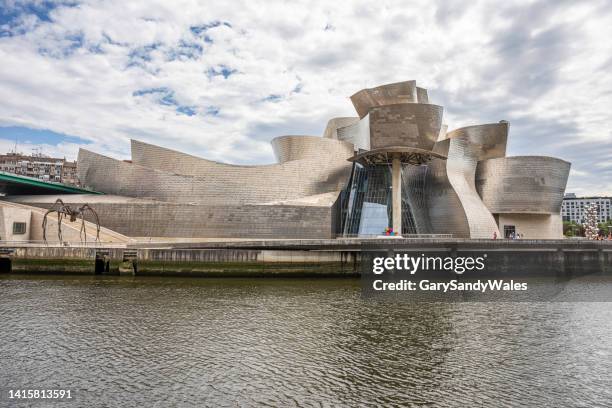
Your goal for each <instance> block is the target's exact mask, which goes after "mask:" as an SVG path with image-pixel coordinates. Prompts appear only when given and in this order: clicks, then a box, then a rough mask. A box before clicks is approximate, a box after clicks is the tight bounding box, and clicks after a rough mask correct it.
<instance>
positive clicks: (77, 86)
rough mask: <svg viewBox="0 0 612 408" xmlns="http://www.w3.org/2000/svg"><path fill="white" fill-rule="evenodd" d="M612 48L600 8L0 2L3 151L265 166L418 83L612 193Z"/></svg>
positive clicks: (593, 4) (594, 188)
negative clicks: (180, 156) (379, 95)
mask: <svg viewBox="0 0 612 408" xmlns="http://www.w3.org/2000/svg"><path fill="white" fill-rule="evenodd" d="M611 39H612V7H610V4H609V2H608V1H580V2H574V1H560V0H555V1H520V2H516V1H503V2H499V1H489V2H479V1H471V2H463V1H434V0H425V1H404V0H400V1H385V0H378V1H371V0H366V1H353V2H344V1H343V2H331V1H328V0H322V1H310V2H304V3H300V2H298V1H271V0H266V1H254V0H250V1H244V2H239V1H213V0H209V1H198V0H193V1H183V0H172V1H170V0H166V1H153V0H147V1H124V0H117V1H113V0H108V1H76V0H75V1H31V0H23V1H14V0H0V96H1V98H0V152H4V151H9V150H13V149H14V148H15V144H16V143H17V149H18V150H19V151H22V152H24V153H31V152H32V149H42V152H43V153H44V154H48V155H60V156H66V157H68V158H75V157H76V154H77V151H78V147H79V146H86V147H87V148H88V149H91V150H94V151H98V152H100V153H103V154H107V155H110V156H112V157H116V158H128V157H129V139H130V138H135V139H139V140H142V141H146V142H151V143H155V144H159V145H162V146H166V147H170V148H174V149H178V150H181V151H185V152H189V153H192V154H196V155H201V156H205V157H207V158H210V159H214V160H220V161H225V162H231V163H249V164H252V163H270V162H272V161H273V160H274V159H273V155H272V150H271V148H270V146H269V141H270V140H271V139H272V138H273V137H275V136H279V135H285V134H307V135H320V134H321V133H322V131H323V129H324V127H325V124H326V122H327V120H328V119H329V118H330V117H334V116H354V115H355V113H354V110H353V108H352V105H351V103H350V101H349V99H348V97H349V96H350V95H352V94H353V93H354V92H356V91H357V90H359V89H361V88H364V87H372V86H376V85H380V84H384V83H388V82H397V81H402V80H408V79H415V80H417V83H418V85H419V86H422V87H426V88H428V89H429V94H430V101H431V102H433V103H436V104H439V105H443V106H444V107H445V122H446V123H448V125H449V129H454V128H456V127H460V126H465V125H470V124H478V123H491V122H498V121H499V120H501V119H504V120H508V121H509V122H510V123H511V127H510V143H509V150H508V154H509V155H526V154H527V155H529V154H537V155H551V156H557V157H560V158H563V159H565V160H568V161H570V162H572V173H571V177H570V181H569V186H568V191H570V192H576V193H578V194H609V195H612V128H611V125H612V40H611Z"/></svg>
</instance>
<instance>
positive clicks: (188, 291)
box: [0, 275, 612, 407]
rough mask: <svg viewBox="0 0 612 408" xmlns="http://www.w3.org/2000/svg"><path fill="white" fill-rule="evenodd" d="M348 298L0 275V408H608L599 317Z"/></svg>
mask: <svg viewBox="0 0 612 408" xmlns="http://www.w3.org/2000/svg"><path fill="white" fill-rule="evenodd" d="M359 284H360V283H359V280H353V279H344V280H332V279H323V280H308V279H295V280H281V279H229V280H220V279H172V278H114V277H93V276H92V277H66V276H61V277H46V276H45V277H24V276H17V275H4V276H1V275H0V324H1V326H0V389H2V390H3V394H2V395H3V397H2V398H3V399H2V400H0V406H12V405H13V404H14V405H16V406H25V403H15V402H14V401H13V402H10V401H9V400H7V399H6V391H7V390H8V389H15V388H19V389H24V388H25V389H41V388H44V389H71V390H73V393H74V394H73V395H74V397H75V399H74V401H73V403H74V404H68V403H62V404H61V406H91V407H97V406H99V407H102V406H122V407H171V406H194V407H195V406H198V407H201V406H213V407H224V406H228V407H235V406H275V407H287V406H347V407H355V406H366V405H367V406H441V407H465V406H495V407H505V406H508V407H513V406H539V407H565V406H567V407H573V406H611V404H612V303H459V304H453V303H439V304H433V303H421V304H414V303H391V302H381V301H374V300H368V299H362V298H361V297H360V286H359ZM30 403H31V404H32V406H49V405H53V404H50V403H49V401H44V402H43V401H38V402H34V403H32V402H31V401H30V402H28V403H27V404H30ZM57 405H58V406H60V405H59V404H57Z"/></svg>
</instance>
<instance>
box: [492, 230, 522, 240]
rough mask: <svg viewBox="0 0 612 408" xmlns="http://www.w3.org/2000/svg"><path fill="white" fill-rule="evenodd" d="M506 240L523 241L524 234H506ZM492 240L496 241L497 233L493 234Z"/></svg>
mask: <svg viewBox="0 0 612 408" xmlns="http://www.w3.org/2000/svg"><path fill="white" fill-rule="evenodd" d="M506 238H507V239H523V238H525V235H524V234H521V233H518V234H517V233H516V232H514V231H513V232H511V233H510V234H508V236H507V237H506ZM493 239H497V231H495V232H493Z"/></svg>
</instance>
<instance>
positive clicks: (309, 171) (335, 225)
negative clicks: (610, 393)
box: [30, 81, 570, 238]
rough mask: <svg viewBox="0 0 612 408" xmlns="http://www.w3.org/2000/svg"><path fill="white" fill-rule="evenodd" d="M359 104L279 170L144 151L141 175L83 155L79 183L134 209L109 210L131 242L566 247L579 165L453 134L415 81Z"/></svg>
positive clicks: (503, 132) (292, 142)
mask: <svg viewBox="0 0 612 408" xmlns="http://www.w3.org/2000/svg"><path fill="white" fill-rule="evenodd" d="M351 101H352V102H353V104H354V106H355V109H356V111H357V113H358V115H359V118H357V117H338V118H333V119H331V120H330V121H329V122H328V124H327V127H326V129H325V132H324V137H314V136H281V137H277V138H275V139H274V140H273V141H272V147H273V150H274V153H275V155H276V158H277V160H278V163H277V164H269V165H260V166H237V165H230V164H224V163H218V162H215V161H211V160H206V159H202V158H199V157H195V156H192V155H189V154H185V153H180V152H177V151H174V150H171V149H166V148H162V147H159V146H154V145H150V144H147V143H143V142H138V141H135V140H133V141H132V161H131V162H123V161H120V160H115V159H112V158H109V157H105V156H102V155H99V154H96V153H92V152H89V151H87V150H80V151H79V158H78V173H79V177H80V180H81V182H82V183H83V184H84V185H85V186H87V187H91V188H93V189H95V190H97V191H101V192H104V193H108V194H115V195H118V196H123V197H118V198H117V197H115V198H113V199H112V200H110V201H109V199H106V200H104V199H101V198H100V199H98V201H96V202H95V205H96V207H95V208H96V210H97V211H98V213H99V214H101V217H100V219H101V221H102V225H103V226H105V227H110V228H112V229H115V230H117V231H120V232H122V233H124V234H126V235H130V236H171V237H181V236H182V237H241V238H258V237H263V238H271V237H276V238H330V237H332V236H334V234H335V233H340V234H344V235H347V236H352V235H375V236H377V235H381V234H382V233H383V231H384V230H385V228H387V227H394V228H396V229H397V230H399V229H400V228H401V230H402V233H403V234H429V233H433V234H452V235H453V236H454V237H458V238H492V237H493V235H494V234H497V236H499V237H503V236H504V235H508V233H509V231H516V232H517V233H522V234H526V237H527V238H557V237H559V236H560V235H561V233H562V232H561V220H560V215H559V212H560V206H561V200H562V198H563V192H564V189H565V185H566V182H567V178H568V175H569V168H570V164H569V163H567V162H565V161H563V160H559V159H554V158H549V157H512V158H507V157H505V155H506V144H507V139H508V130H509V124H508V123H507V122H504V121H501V122H499V123H493V124H485V125H478V126H467V127H463V128H459V129H455V130H453V131H451V132H447V131H446V125H443V122H442V115H443V108H442V107H441V106H438V105H433V104H429V102H428V96H427V91H426V90H425V89H423V88H419V87H417V86H416V82H415V81H406V82H398V83H394V84H389V85H384V86H380V87H376V88H371V89H364V90H361V91H359V92H357V93H356V94H355V95H353V96H352V97H351ZM351 161H352V162H353V163H351ZM126 196H127V197H132V198H129V199H127V198H126ZM102 197H104V196H102ZM106 197H109V196H106ZM30 200H31V201H36V200H33V199H30ZM88 200H89V201H91V199H88ZM122 200H123V201H122ZM47 204H48V203H47ZM32 205H42V203H39V204H32ZM400 212H401V214H400ZM394 213H395V214H394Z"/></svg>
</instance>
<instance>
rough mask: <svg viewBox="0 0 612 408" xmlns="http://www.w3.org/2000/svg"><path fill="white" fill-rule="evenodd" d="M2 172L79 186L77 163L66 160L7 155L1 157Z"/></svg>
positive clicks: (16, 154)
mask: <svg viewBox="0 0 612 408" xmlns="http://www.w3.org/2000/svg"><path fill="white" fill-rule="evenodd" d="M0 171H4V172H7V173H13V174H18V175H21V176H26V177H33V178H36V179H39V180H44V181H50V182H55V183H64V184H70V185H75V186H77V185H79V178H78V176H77V163H76V161H72V162H71V161H67V160H66V158H63V159H60V158H55V157H47V156H43V155H42V154H33V155H31V156H27V155H23V154H20V153H7V154H3V155H0Z"/></svg>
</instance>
